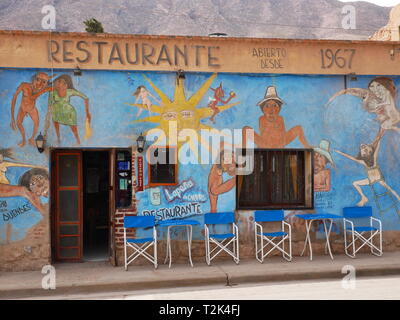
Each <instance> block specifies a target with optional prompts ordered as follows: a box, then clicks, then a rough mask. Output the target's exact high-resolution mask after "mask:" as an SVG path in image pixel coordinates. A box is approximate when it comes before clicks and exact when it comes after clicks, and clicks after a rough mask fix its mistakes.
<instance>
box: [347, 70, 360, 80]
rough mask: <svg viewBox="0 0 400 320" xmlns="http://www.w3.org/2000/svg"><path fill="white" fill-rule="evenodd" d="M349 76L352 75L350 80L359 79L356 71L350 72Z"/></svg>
mask: <svg viewBox="0 0 400 320" xmlns="http://www.w3.org/2000/svg"><path fill="white" fill-rule="evenodd" d="M349 76H350V81H357V80H358V78H357V75H356V73H355V72H352V73H350V74H349Z"/></svg>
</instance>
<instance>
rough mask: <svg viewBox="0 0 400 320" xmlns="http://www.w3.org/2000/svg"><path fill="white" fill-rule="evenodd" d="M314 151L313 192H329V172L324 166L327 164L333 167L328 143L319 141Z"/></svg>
mask: <svg viewBox="0 0 400 320" xmlns="http://www.w3.org/2000/svg"><path fill="white" fill-rule="evenodd" d="M314 151H315V152H314V191H316V192H328V191H330V190H331V171H330V170H329V169H328V168H326V166H327V164H328V163H330V164H331V166H335V164H334V162H333V158H332V155H331V153H330V142H329V141H327V140H321V142H320V144H319V147H317V148H314Z"/></svg>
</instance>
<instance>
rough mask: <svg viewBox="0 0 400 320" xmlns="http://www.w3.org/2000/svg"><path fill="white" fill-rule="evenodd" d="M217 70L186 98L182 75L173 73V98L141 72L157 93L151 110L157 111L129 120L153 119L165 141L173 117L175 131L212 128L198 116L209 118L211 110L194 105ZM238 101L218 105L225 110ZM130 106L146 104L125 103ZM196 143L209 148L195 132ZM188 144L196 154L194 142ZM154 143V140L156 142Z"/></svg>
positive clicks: (143, 107) (208, 87)
mask: <svg viewBox="0 0 400 320" xmlns="http://www.w3.org/2000/svg"><path fill="white" fill-rule="evenodd" d="M216 76H217V74H216V73H214V74H213V75H212V76H210V78H208V79H207V80H206V81H205V82H204V83H203V85H202V86H201V87H200V88H199V89H198V90H197V92H195V93H194V94H193V95H192V96H191V97H190V98H189V99H187V98H186V95H185V88H184V79H182V78H179V77H177V78H176V85H175V93H174V97H173V99H170V98H169V97H168V96H167V95H166V94H165V93H163V92H162V91H161V90H160V89H159V88H158V87H157V86H156V85H155V84H154V83H153V82H152V81H151V80H150V79H149V78H147V77H146V76H145V75H143V77H144V78H145V79H146V80H147V82H149V84H150V85H151V87H152V88H153V89H154V91H155V92H156V93H157V94H158V96H159V97H160V99H161V103H160V104H159V105H152V106H151V111H152V112H154V113H157V114H158V115H154V116H149V117H146V118H143V119H140V120H135V121H133V122H134V123H139V122H150V123H156V124H158V126H156V127H155V128H153V129H160V130H162V131H163V132H164V133H165V136H166V138H167V139H168V140H167V141H170V140H169V139H170V138H172V139H173V138H174V137H170V134H171V133H170V131H169V128H170V122H171V121H176V126H177V133H178V135H179V133H180V132H181V131H182V130H184V129H192V130H194V131H196V132H199V130H201V129H206V130H214V131H217V130H216V129H215V128H213V127H211V126H208V125H205V124H203V123H201V120H202V119H206V118H210V117H211V116H212V114H213V110H212V109H211V108H209V107H200V108H197V105H198V104H199V103H200V101H201V100H202V99H203V97H204V95H205V94H206V92H207V91H208V90H209V89H210V86H211V84H212V82H213V81H214V79H215V78H216ZM239 103H240V102H235V103H231V104H225V105H221V106H218V108H219V110H220V112H223V111H225V110H228V109H230V108H232V107H234V106H236V105H238V104H239ZM129 105H131V106H134V107H138V108H142V109H146V105H143V104H137V103H135V104H129ZM198 138H199V140H200V143H201V144H202V145H203V146H204V147H206V148H207V149H208V150H209V145H208V142H206V141H203V140H202V138H201V136H200V135H199V137H198ZM188 142H189V148H190V149H191V150H192V151H193V152H194V154H195V155H198V150H197V146H196V145H194V144H192V143H191V140H190V139H189V141H188ZM156 143H157V142H156ZM185 143H186V141H184V142H181V141H179V142H178V150H179V149H180V148H181V147H182V145H183V144H185Z"/></svg>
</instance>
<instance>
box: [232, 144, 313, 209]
mask: <svg viewBox="0 0 400 320" xmlns="http://www.w3.org/2000/svg"><path fill="white" fill-rule="evenodd" d="M312 159H313V151H312V150H304V149H303V150H290V149H282V150H275V149H274V150H272V149H271V150H267V149H255V150H254V170H253V172H252V173H251V174H250V175H248V176H237V177H236V186H237V188H236V207H237V209H238V210H257V209H272V210H273V209H312V208H313V206H314V197H313V185H312V184H313V174H312V172H313V168H312Z"/></svg>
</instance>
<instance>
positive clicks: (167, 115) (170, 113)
mask: <svg viewBox="0 0 400 320" xmlns="http://www.w3.org/2000/svg"><path fill="white" fill-rule="evenodd" d="M162 116H163V118H164V120H166V121H172V120H176V118H177V117H178V114H177V113H176V112H175V111H168V112H166V113H164V114H163V115H162Z"/></svg>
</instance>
